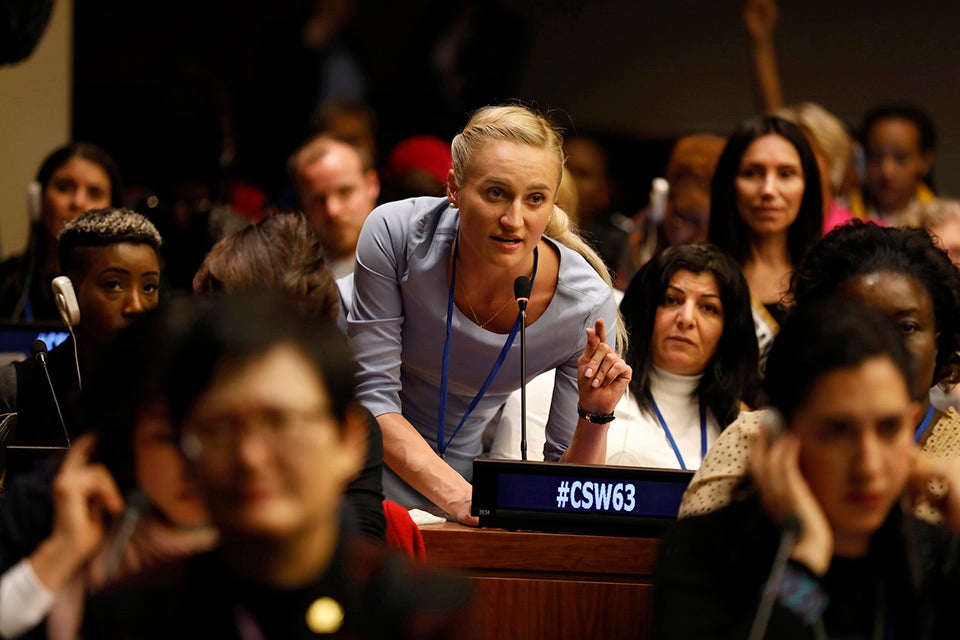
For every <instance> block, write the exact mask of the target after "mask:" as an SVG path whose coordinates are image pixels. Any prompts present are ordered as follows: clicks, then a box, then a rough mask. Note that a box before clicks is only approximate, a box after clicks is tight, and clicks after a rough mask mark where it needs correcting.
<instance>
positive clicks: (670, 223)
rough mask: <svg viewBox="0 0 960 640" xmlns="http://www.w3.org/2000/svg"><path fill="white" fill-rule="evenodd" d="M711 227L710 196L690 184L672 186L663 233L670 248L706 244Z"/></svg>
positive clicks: (682, 183)
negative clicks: (695, 243)
mask: <svg viewBox="0 0 960 640" xmlns="http://www.w3.org/2000/svg"><path fill="white" fill-rule="evenodd" d="M709 227H710V194H709V192H707V191H704V190H703V189H701V188H700V187H698V186H697V185H695V184H692V183H690V182H681V183H679V184H677V185H670V195H669V197H668V199H667V211H666V217H665V218H664V220H663V233H664V235H665V236H666V239H667V245H668V246H671V247H672V246H674V245H677V244H683V243H685V242H706V241H707V231H708V229H709Z"/></svg>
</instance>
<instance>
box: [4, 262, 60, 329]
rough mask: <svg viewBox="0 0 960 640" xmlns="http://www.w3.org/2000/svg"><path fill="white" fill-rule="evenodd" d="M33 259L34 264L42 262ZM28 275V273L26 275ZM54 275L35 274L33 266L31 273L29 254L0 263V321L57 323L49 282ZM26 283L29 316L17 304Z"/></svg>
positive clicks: (57, 317) (55, 308)
mask: <svg viewBox="0 0 960 640" xmlns="http://www.w3.org/2000/svg"><path fill="white" fill-rule="evenodd" d="M42 261H43V260H42V258H40V257H39V256H38V257H37V262H38V263H39V262H42ZM28 272H29V273H28ZM57 275H58V274H55V273H54V274H44V273H38V270H37V269H36V267H35V266H34V267H33V269H32V272H31V265H30V254H29V253H26V254H24V255H19V256H13V257H12V258H8V259H6V260H4V261H3V262H2V263H0V318H2V319H4V320H33V321H41V320H60V313H59V312H58V311H57V305H56V303H55V302H54V300H53V291H52V290H51V289H50V281H51V280H53V278H54V277H56V276H57ZM28 283H29V287H30V292H29V305H30V310H31V312H32V313H31V316H28V315H27V314H26V313H25V311H24V309H25V305H24V307H21V309H20V310H19V312H17V304H18V303H19V302H20V299H21V298H22V297H23V289H24V286H26V285H27V284H28Z"/></svg>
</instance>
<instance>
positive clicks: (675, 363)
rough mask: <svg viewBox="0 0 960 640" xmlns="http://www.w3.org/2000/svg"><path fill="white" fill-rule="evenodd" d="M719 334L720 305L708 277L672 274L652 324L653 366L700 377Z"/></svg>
mask: <svg viewBox="0 0 960 640" xmlns="http://www.w3.org/2000/svg"><path fill="white" fill-rule="evenodd" d="M722 334H723V304H722V303H721V302H720V288H719V287H718V286H717V280H716V278H715V277H714V275H713V274H712V273H710V272H709V271H704V272H703V273H693V272H690V271H686V270H680V271H677V272H676V273H674V274H673V276H672V277H671V278H670V283H669V285H668V286H667V290H666V291H665V292H664V294H663V300H662V301H661V302H660V305H659V306H658V307H657V314H656V316H655V318H654V321H653V337H652V338H651V341H652V343H653V344H652V345H651V348H652V349H653V364H655V365H656V366H658V367H660V368H661V369H663V370H665V371H668V372H670V373H676V374H680V375H696V374H699V373H702V372H703V370H704V369H706V368H707V365H708V364H709V363H710V361H711V360H712V359H713V356H714V355H715V354H716V352H717V345H718V344H719V343H720V336H721V335H722Z"/></svg>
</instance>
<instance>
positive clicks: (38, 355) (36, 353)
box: [30, 340, 70, 447]
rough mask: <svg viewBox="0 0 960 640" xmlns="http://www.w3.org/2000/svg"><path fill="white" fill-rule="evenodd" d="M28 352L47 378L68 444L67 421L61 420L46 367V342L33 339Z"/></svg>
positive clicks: (60, 413)
mask: <svg viewBox="0 0 960 640" xmlns="http://www.w3.org/2000/svg"><path fill="white" fill-rule="evenodd" d="M30 353H31V355H33V358H34V359H35V360H36V361H37V363H38V364H39V365H40V368H41V369H42V370H43V375H44V377H46V379H47V387H48V388H49V389H50V397H51V398H52V399H53V407H54V408H55V409H56V410H57V418H58V419H59V420H60V427H61V428H62V429H63V437H64V438H65V439H66V441H67V446H68V447H69V446H70V434H69V432H68V431H67V423H66V422H64V421H63V413H62V412H61V411H60V402H59V401H58V400H57V392H56V391H54V389H53V380H52V379H51V378H50V369H48V368H47V343H46V342H44V341H43V340H34V341H33V343H31V344H30Z"/></svg>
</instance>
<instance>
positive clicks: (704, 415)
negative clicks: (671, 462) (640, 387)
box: [647, 391, 707, 471]
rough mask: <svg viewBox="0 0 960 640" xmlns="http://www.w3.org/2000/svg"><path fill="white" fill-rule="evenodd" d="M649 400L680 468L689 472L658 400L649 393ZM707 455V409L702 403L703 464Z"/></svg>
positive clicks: (701, 439)
mask: <svg viewBox="0 0 960 640" xmlns="http://www.w3.org/2000/svg"><path fill="white" fill-rule="evenodd" d="M647 398H649V400H650V406H651V407H653V412H654V413H655V414H656V415H657V420H659V421H660V426H661V427H663V432H664V433H665V434H667V442H669V443H670V447H671V448H672V449H673V453H674V455H675V456H677V462H679V463H680V468H681V469H683V470H684V471H686V470H687V465H685V464H684V463H683V456H682V455H680V447H678V446H677V441H676V440H674V439H673V434H672V433H670V427H668V426H667V421H666V420H664V419H663V414H662V413H660V408H659V407H658V406H657V402H656V400H654V399H653V394H651V393H650V392H649V391H647ZM705 455H707V412H706V408H705V407H704V406H703V403H702V402H701V403H700V461H701V462H703V457H704V456H705Z"/></svg>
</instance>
